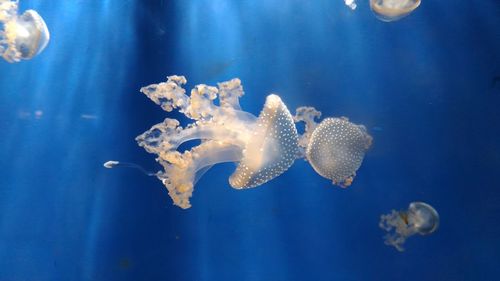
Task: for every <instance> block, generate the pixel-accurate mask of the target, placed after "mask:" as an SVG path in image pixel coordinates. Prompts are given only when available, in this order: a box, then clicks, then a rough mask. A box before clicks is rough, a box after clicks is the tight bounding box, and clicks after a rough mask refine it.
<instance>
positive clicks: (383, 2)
mask: <svg viewBox="0 0 500 281" xmlns="http://www.w3.org/2000/svg"><path fill="white" fill-rule="evenodd" d="M419 5H420V0H370V8H371V9H372V11H373V13H374V14H375V16H376V17H377V18H378V19H379V20H381V21H387V22H389V21H396V20H399V19H401V18H403V17H405V16H407V15H409V14H410V13H411V12H413V11H414V10H415V9H416V8H418V6H419Z"/></svg>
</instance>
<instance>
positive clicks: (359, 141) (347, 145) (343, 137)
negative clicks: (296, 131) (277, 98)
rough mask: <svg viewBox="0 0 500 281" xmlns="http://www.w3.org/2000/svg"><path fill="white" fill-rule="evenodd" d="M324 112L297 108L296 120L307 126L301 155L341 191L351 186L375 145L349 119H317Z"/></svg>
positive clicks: (302, 137) (370, 138)
mask: <svg viewBox="0 0 500 281" xmlns="http://www.w3.org/2000/svg"><path fill="white" fill-rule="evenodd" d="M320 116H321V112H319V111H317V110H316V109H315V108H313V107H299V108H297V112H296V115H295V116H294V120H295V121H296V122H305V133H304V134H303V135H302V136H300V139H299V147H300V151H301V152H302V155H304V156H305V159H306V160H307V161H308V162H309V163H310V164H311V166H312V167H313V169H314V170H315V171H316V172H317V173H318V174H319V175H321V176H323V177H325V178H328V179H330V180H332V183H333V184H335V185H338V186H340V187H344V188H345V187H348V186H350V185H351V184H352V182H353V180H354V176H355V175H356V171H357V170H358V169H359V167H360V166H361V163H362V162H363V158H364V156H365V152H366V151H367V150H368V148H370V146H371V144H372V137H371V136H370V135H369V134H368V132H367V130H366V127H365V126H363V125H356V124H354V123H351V122H350V121H349V119H348V118H347V117H340V118H331V117H329V118H325V119H324V120H323V121H321V123H319V124H318V123H316V122H315V119H317V118H319V117H320Z"/></svg>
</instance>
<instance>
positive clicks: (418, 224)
mask: <svg viewBox="0 0 500 281" xmlns="http://www.w3.org/2000/svg"><path fill="white" fill-rule="evenodd" d="M408 224H410V225H412V226H413V227H414V228H415V229H416V230H417V232H418V233H419V234H421V235H428V234H431V233H433V232H434V231H436V229H437V228H438V226H439V215H438V213H437V211H436V210H435V209H434V208H433V207H432V206H431V205H429V204H426V203H424V202H413V203H411V204H410V207H409V208H408Z"/></svg>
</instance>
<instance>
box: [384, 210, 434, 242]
mask: <svg viewBox="0 0 500 281" xmlns="http://www.w3.org/2000/svg"><path fill="white" fill-rule="evenodd" d="M379 226H380V228H382V229H383V230H384V231H386V232H387V233H386V235H385V236H384V240H385V241H384V243H385V244H386V245H389V246H394V247H395V248H396V249H397V250H398V251H404V248H403V244H404V243H405V241H406V239H408V237H410V236H413V235H415V234H419V235H429V234H431V233H433V232H435V231H436V229H437V228H438V226H439V215H438V213H437V211H436V210H435V209H434V208H433V207H432V206H431V205H429V204H427V203H424V202H412V203H410V205H409V207H408V210H403V211H396V210H392V211H391V213H389V214H385V215H382V216H381V217H380V222H379Z"/></svg>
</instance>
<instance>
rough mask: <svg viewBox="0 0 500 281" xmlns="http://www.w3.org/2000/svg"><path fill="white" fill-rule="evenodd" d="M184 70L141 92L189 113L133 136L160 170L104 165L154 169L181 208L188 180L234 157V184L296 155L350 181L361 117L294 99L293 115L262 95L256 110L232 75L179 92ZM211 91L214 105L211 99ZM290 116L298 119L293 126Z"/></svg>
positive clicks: (266, 174) (363, 139)
mask: <svg viewBox="0 0 500 281" xmlns="http://www.w3.org/2000/svg"><path fill="white" fill-rule="evenodd" d="M185 83H186V78H184V77H183V76H169V77H168V80H167V81H166V82H163V83H159V84H153V85H149V86H146V87H143V88H142V89H141V92H142V93H144V94H145V95H146V96H147V97H149V98H150V99H151V100H152V101H153V102H155V103H156V104H158V105H160V106H161V108H162V109H163V110H165V111H168V112H170V111H172V110H174V109H177V110H178V111H179V112H181V113H183V114H184V115H185V116H186V117H188V118H190V119H192V120H194V122H193V123H191V124H189V125H187V126H186V127H184V128H183V127H181V126H180V123H179V121H178V120H176V119H171V118H166V119H165V120H164V121H163V122H162V123H159V124H156V125H154V126H153V127H152V128H151V129H149V130H148V131H146V132H144V133H143V134H142V135H140V136H138V137H137V138H136V140H137V142H138V144H139V146H141V147H143V148H144V149H145V150H146V151H147V152H149V153H154V154H156V155H157V158H156V160H157V161H158V162H159V163H160V164H161V165H162V166H163V169H164V170H163V171H159V172H157V173H150V172H147V171H144V170H143V169H142V168H141V167H139V166H137V165H135V164H131V163H120V162H117V161H109V162H106V163H105V164H104V166H105V167H106V168H112V167H115V166H129V167H136V168H139V169H142V170H143V171H144V172H145V173H146V174H148V175H153V176H156V177H157V178H158V179H159V180H161V181H162V183H163V184H164V185H165V187H166V188H167V189H168V192H169V195H170V197H171V198H172V200H173V202H174V204H175V205H177V206H179V207H181V208H183V209H186V208H189V207H191V204H190V202H189V200H190V198H191V196H192V194H193V190H194V186H195V184H196V182H197V181H198V180H199V179H200V177H201V176H202V175H203V174H204V173H205V172H206V171H207V170H208V169H210V167H212V166H213V165H215V164H217V163H223V162H235V163H237V164H238V165H237V167H236V170H235V171H234V173H233V174H232V175H231V176H230V178H229V184H230V185H231V187H233V188H235V189H246V188H252V187H256V186H259V185H262V184H264V183H266V182H268V181H270V180H272V179H273V178H275V177H277V176H279V175H281V174H282V173H284V172H285V171H286V170H287V169H288V168H289V167H290V166H291V165H292V164H293V163H294V161H295V160H296V159H300V158H305V159H306V160H307V161H308V162H309V163H310V164H311V166H312V167H313V168H314V170H315V171H316V172H317V173H318V174H320V175H321V176H323V177H325V178H328V179H330V180H331V181H332V182H333V183H334V184H336V185H339V186H341V187H347V186H349V185H350V184H351V183H352V181H353V178H354V176H355V175H356V171H357V170H358V168H359V167H360V166H361V163H362V161H363V158H364V156H365V152H366V150H367V149H368V148H369V147H370V145H371V142H372V137H371V136H370V135H369V134H368V133H367V131H366V128H365V127H364V126H362V125H356V124H353V123H351V122H349V120H348V119H347V118H345V117H341V118H325V119H324V120H323V121H321V122H320V123H317V122H316V119H318V118H319V117H320V116H321V113H320V112H319V111H317V110H316V109H314V108H313V107H300V108H298V109H297V111H296V114H295V116H292V114H291V113H290V111H289V110H288V108H287V107H286V105H285V104H284V103H283V101H282V100H281V98H280V97H279V96H277V95H274V94H272V95H269V96H267V98H266V101H265V104H264V107H263V109H262V111H261V112H260V114H259V116H254V115H253V114H251V113H249V112H245V111H243V110H242V109H241V107H240V103H239V99H240V97H242V96H243V87H242V85H241V82H240V80H239V79H232V80H230V81H227V82H223V83H219V84H218V87H212V86H207V85H203V84H202V85H197V86H195V87H194V89H192V91H191V94H190V95H189V96H188V95H186V90H184V89H183V88H182V86H183V85H184V84H185ZM217 98H218V105H216V104H215V103H214V101H215V100H216V99H217ZM296 122H304V123H305V130H304V133H303V134H299V133H298V132H297V129H296V127H295V123H296ZM190 140H200V141H201V143H200V144H199V145H198V146H195V147H193V148H192V149H190V150H187V151H184V152H180V151H178V148H179V146H180V145H181V144H182V143H184V142H187V141H190Z"/></svg>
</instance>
